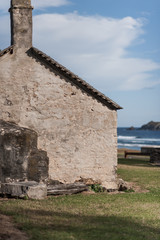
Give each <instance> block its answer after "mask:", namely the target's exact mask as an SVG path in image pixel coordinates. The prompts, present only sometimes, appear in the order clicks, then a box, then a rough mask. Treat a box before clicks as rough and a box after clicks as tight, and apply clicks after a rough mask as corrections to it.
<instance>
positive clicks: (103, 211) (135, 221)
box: [0, 159, 160, 240]
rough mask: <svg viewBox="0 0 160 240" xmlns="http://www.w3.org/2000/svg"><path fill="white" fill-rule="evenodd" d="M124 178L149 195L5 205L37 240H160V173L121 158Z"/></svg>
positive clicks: (120, 170) (0, 206)
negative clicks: (145, 190) (146, 190)
mask: <svg viewBox="0 0 160 240" xmlns="http://www.w3.org/2000/svg"><path fill="white" fill-rule="evenodd" d="M119 163H120V165H119V168H118V174H119V176H120V177H121V178H123V179H124V180H126V181H132V182H135V183H136V184H137V185H139V186H141V187H142V188H143V189H148V190H149V192H146V193H123V194H107V193H97V194H94V195H83V194H78V195H72V196H61V197H49V198H48V199H45V200H41V201H35V200H34V201H33V200H32V201H29V200H14V199H10V200H7V201H0V212H1V213H3V214H7V215H11V216H13V219H14V220H15V222H16V223H18V225H19V227H20V229H22V230H24V231H26V232H27V233H28V235H29V236H30V239H31V240H44V239H45V240H69V239H70V240H72V239H75V240H106V239H107V240H108V239H109V240H141V239H142V240H160V168H158V167H152V166H150V165H149V163H148V161H146V160H144V159H140V160H137V159H127V160H124V159H120V160H119Z"/></svg>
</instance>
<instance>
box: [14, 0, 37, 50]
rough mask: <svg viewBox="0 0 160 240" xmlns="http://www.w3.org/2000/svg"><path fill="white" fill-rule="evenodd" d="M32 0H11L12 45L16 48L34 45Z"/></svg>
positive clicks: (26, 47)
mask: <svg viewBox="0 0 160 240" xmlns="http://www.w3.org/2000/svg"><path fill="white" fill-rule="evenodd" d="M32 9H33V7H32V6H31V0H11V7H10V9H9V12H10V18H11V45H14V46H15V47H16V48H25V49H28V48H30V47H32Z"/></svg>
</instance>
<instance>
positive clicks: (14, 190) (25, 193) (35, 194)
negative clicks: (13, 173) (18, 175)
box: [1, 181, 47, 199]
mask: <svg viewBox="0 0 160 240" xmlns="http://www.w3.org/2000/svg"><path fill="white" fill-rule="evenodd" d="M1 194H2V195H7V196H10V197H18V198H25V197H27V198H29V199H43V198H45V197H46V196H47V186H46V185H45V184H40V183H37V182H34V181H29V182H13V183H2V184H1Z"/></svg>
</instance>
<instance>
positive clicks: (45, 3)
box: [32, 0, 69, 9]
mask: <svg viewBox="0 0 160 240" xmlns="http://www.w3.org/2000/svg"><path fill="white" fill-rule="evenodd" d="M67 4H69V1H68V0H32V5H33V6H34V7H35V9H41V8H42V9H44V8H47V7H60V6H63V5H67Z"/></svg>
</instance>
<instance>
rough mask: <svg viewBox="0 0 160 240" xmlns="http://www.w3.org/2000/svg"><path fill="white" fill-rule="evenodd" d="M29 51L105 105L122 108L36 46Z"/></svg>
mask: <svg viewBox="0 0 160 240" xmlns="http://www.w3.org/2000/svg"><path fill="white" fill-rule="evenodd" d="M30 53H31V54H33V55H34V56H35V57H37V58H39V60H41V61H44V62H45V63H46V64H48V65H49V66H50V67H51V68H54V69H57V71H58V72H59V73H61V74H62V75H65V76H66V77H67V78H69V79H70V81H71V82H73V84H74V85H76V86H78V87H79V88H80V89H82V90H83V91H85V92H86V93H88V94H89V95H91V96H93V97H94V98H96V99H97V100H98V101H100V102H101V103H103V104H104V105H106V106H107V107H108V108H110V109H112V110H119V109H122V107H121V106H119V105H118V104H117V103H115V102H114V101H112V100H111V99H110V98H108V97H106V96H105V95H104V94H102V93H101V92H99V91H98V90H96V89H95V88H93V87H92V86H91V85H89V84H88V83H87V82H86V81H84V80H83V79H81V78H80V77H78V76H77V75H75V74H74V73H73V72H71V71H70V70H68V69H67V68H65V67H64V66H62V65H61V64H59V63H58V62H57V61H55V60H54V59H53V58H51V57H49V56H47V55H46V54H44V53H43V52H42V51H40V50H38V49H37V48H34V47H32V48H31V49H30Z"/></svg>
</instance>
